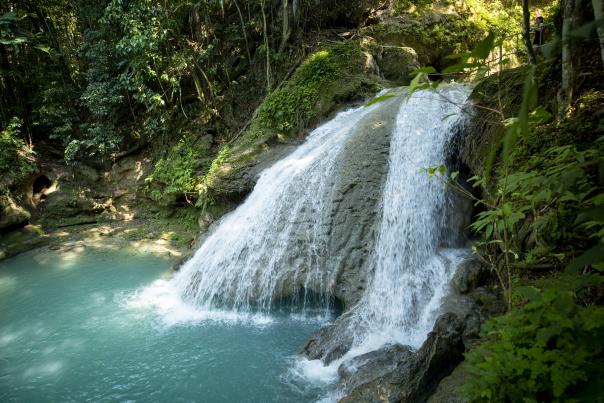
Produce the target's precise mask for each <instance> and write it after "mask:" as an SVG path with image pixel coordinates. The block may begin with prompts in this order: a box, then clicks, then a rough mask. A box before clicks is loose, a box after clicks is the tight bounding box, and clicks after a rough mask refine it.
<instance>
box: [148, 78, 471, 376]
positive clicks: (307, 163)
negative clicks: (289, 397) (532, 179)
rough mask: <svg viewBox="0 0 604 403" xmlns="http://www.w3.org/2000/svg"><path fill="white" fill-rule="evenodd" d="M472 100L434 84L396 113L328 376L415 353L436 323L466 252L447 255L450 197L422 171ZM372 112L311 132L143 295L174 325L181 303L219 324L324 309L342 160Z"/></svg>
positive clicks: (452, 228)
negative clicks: (356, 359) (360, 277)
mask: <svg viewBox="0 0 604 403" xmlns="http://www.w3.org/2000/svg"><path fill="white" fill-rule="evenodd" d="M468 95H469V90H468V89H467V88H464V87H462V86H456V85H451V86H441V87H440V88H439V89H437V90H430V91H419V92H415V93H414V94H413V95H412V96H411V97H409V99H406V100H404V101H403V102H402V104H401V106H400V108H399V109H398V114H397V117H396V125H395V126H394V130H393V133H392V141H391V146H390V156H389V168H388V169H389V171H388V175H387V178H386V180H385V186H384V190H383V194H382V201H381V205H380V207H381V208H380V211H381V213H380V215H381V217H380V218H379V223H378V225H377V227H376V228H377V231H376V237H375V243H374V248H373V252H372V254H371V256H370V258H369V265H368V266H369V267H368V270H367V276H368V278H367V283H368V286H367V288H366V290H365V291H364V294H363V296H362V297H361V299H360V301H359V302H358V303H357V304H356V305H355V306H353V307H352V308H350V309H349V310H348V312H347V313H346V314H345V316H346V323H347V326H348V328H347V331H349V332H350V334H352V335H353V342H352V348H351V349H350V351H349V353H348V354H346V355H345V356H344V357H342V358H340V359H339V360H336V361H334V362H333V364H332V365H331V366H330V367H331V368H332V370H333V369H337V365H339V363H341V362H343V361H345V360H346V359H348V358H350V357H353V356H355V355H358V354H362V353H364V352H367V351H370V350H372V349H375V348H378V347H380V346H381V345H383V344H385V343H388V342H397V343H401V344H406V345H411V346H413V347H419V345H421V343H422V342H423V340H424V339H425V337H426V335H427V333H428V332H429V331H430V330H431V328H432V326H433V324H434V321H435V319H436V316H437V314H438V309H439V305H440V301H441V298H442V297H443V295H444V293H445V292H446V285H447V283H448V282H449V280H450V279H451V276H452V274H453V273H454V270H455V266H456V262H457V261H458V260H459V259H460V258H461V257H462V256H463V255H464V254H466V252H465V251H464V250H463V249H455V246H456V245H459V240H458V238H459V236H460V233H459V232H460V231H459V225H456V224H455V223H453V222H452V215H451V214H450V211H451V210H452V209H453V206H452V202H451V197H450V192H449V191H448V190H447V188H446V186H445V184H444V183H443V182H442V181H441V180H439V179H437V178H433V177H430V176H429V175H428V174H427V172H426V168H428V167H432V166H436V165H439V164H442V163H443V162H444V160H445V159H446V152H447V147H448V145H449V144H450V143H451V140H452V137H453V135H454V134H455V131H456V130H455V129H456V126H457V125H458V124H459V123H460V120H461V118H460V117H461V115H462V113H461V111H462V109H461V108H462V106H463V104H464V103H465V102H466V100H467V97H468ZM380 107H381V104H380V103H377V104H374V105H372V106H368V107H360V108H355V109H351V110H348V111H345V112H342V113H340V114H338V115H337V116H336V117H335V118H334V119H333V120H331V121H330V122H328V123H326V124H324V125H322V126H321V127H319V128H318V129H316V130H314V131H313V132H312V133H311V134H310V135H309V137H308V139H307V141H306V142H305V143H304V144H302V145H301V146H300V147H298V149H297V150H296V151H294V152H293V153H292V154H291V155H289V156H288V157H286V158H284V159H283V160H281V161H279V162H277V163H276V164H275V165H273V166H272V167H271V168H269V169H267V170H265V171H264V172H263V173H262V174H261V176H260V178H259V180H258V182H257V184H256V186H255V188H254V190H253V192H252V193H251V194H250V196H249V197H248V199H247V200H246V201H245V202H244V203H243V204H242V205H241V206H239V208H237V209H236V210H235V211H234V212H232V213H231V214H229V215H227V216H225V217H224V218H223V219H222V221H221V222H220V223H219V225H218V226H217V227H216V228H215V230H213V232H212V233H211V234H209V236H208V238H207V239H206V241H205V242H204V243H203V245H202V246H201V247H200V248H199V250H198V251H197V252H196V253H195V255H194V257H193V258H192V259H190V260H189V261H188V262H187V263H186V264H185V265H184V266H183V267H182V268H181V270H180V271H179V273H177V275H176V276H175V277H174V278H172V279H170V280H168V281H163V283H162V284H161V287H160V288H162V287H163V290H159V291H158V290H157V287H156V289H155V291H154V290H153V287H151V288H149V289H147V290H144V291H143V292H142V294H143V295H142V296H141V295H139V297H142V298H141V299H146V300H147V301H148V300H149V299H152V300H154V301H153V302H152V304H153V305H156V306H157V307H159V308H160V310H163V312H162V313H163V314H164V316H172V319H170V320H169V321H176V322H177V321H179V320H181V319H180V318H179V317H177V314H175V310H174V309H172V307H173V306H175V305H179V306H180V305H182V301H181V298H182V300H184V301H185V305H187V306H188V307H190V306H191V305H192V306H193V307H194V310H195V311H199V312H205V313H204V314H203V315H199V316H196V315H192V316H191V315H188V314H185V315H184V316H185V318H184V319H185V320H186V319H188V318H190V317H193V318H195V319H206V318H213V317H215V316H214V315H213V314H212V312H214V313H217V312H219V313H220V314H217V315H216V316H217V317H218V318H224V314H225V312H227V313H228V312H230V313H232V314H233V315H234V316H236V317H237V316H238V315H240V314H241V313H244V314H249V313H253V312H262V313H268V312H270V310H271V307H273V306H274V305H275V303H277V302H279V301H280V300H281V299H290V300H293V301H294V303H295V304H296V303H297V308H299V309H304V307H305V305H306V304H307V303H308V302H309V301H310V297H311V296H312V297H318V300H316V301H315V302H317V301H318V302H319V303H320V306H321V307H322V308H324V309H328V308H329V301H330V299H331V297H332V293H333V287H334V283H335V281H336V277H337V276H338V273H337V270H336V269H335V268H334V267H332V266H333V265H334V261H335V260H334V259H333V258H332V256H330V253H329V247H328V244H329V240H330V239H329V237H330V234H331V227H332V225H333V223H332V222H331V217H330V210H331V203H332V202H333V196H334V194H333V192H334V184H335V183H336V182H337V177H336V176H337V174H338V169H337V167H338V161H339V157H340V156H341V154H342V152H343V149H344V148H345V145H346V143H347V141H348V139H349V138H350V136H351V133H354V131H355V129H358V127H359V126H360V123H361V122H363V119H367V118H370V117H371V114H372V113H373V112H375V111H378V110H379V108H380ZM166 289H167V290H168V291H166ZM301 292H303V293H302V294H301ZM167 294H170V296H168V297H167V296H166V295H167ZM175 294H177V296H176V297H175V296H174V295H175ZM299 295H302V296H303V297H302V298H300V299H298V300H296V298H297V297H298V296H299ZM175 299H177V300H178V301H175ZM164 308H165V309H164ZM189 313H190V312H189ZM227 318H230V316H228V314H227ZM319 364H320V363H319ZM313 365H315V364H313ZM332 372H333V371H332Z"/></svg>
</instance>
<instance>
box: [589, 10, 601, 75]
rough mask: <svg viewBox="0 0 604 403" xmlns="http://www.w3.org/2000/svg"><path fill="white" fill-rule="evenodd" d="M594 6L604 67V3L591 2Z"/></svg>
mask: <svg viewBox="0 0 604 403" xmlns="http://www.w3.org/2000/svg"><path fill="white" fill-rule="evenodd" d="M591 4H592V5H593V6H594V19H595V20H596V21H597V22H598V39H599V40H600V57H601V58H602V66H603V67H604V27H602V18H604V1H603V0H591Z"/></svg>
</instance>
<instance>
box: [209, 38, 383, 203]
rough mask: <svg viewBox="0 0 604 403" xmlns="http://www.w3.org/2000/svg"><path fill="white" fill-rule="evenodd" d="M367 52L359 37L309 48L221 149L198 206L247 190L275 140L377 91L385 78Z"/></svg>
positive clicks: (296, 136) (292, 137) (296, 135)
mask: <svg viewBox="0 0 604 403" xmlns="http://www.w3.org/2000/svg"><path fill="white" fill-rule="evenodd" d="M368 57H369V56H368V54H367V53H366V52H365V50H364V49H363V47H362V46H361V44H360V43H359V42H358V41H353V40H351V41H347V42H342V43H338V44H335V45H330V46H324V47H322V48H321V49H320V50H318V51H316V52H314V53H313V54H311V55H310V56H309V57H308V58H307V59H306V60H305V61H304V62H303V63H302V64H301V65H300V66H299V67H298V68H297V69H296V71H295V72H294V74H293V75H292V77H291V79H289V80H288V81H286V82H285V83H283V84H282V85H281V86H280V87H278V88H277V89H275V90H274V91H273V92H272V93H271V94H269V95H268V96H267V97H266V98H265V100H264V101H263V102H262V104H261V105H260V106H259V107H258V109H257V111H256V115H255V117H254V119H253V120H252V122H251V123H250V125H249V128H248V129H247V130H246V131H245V132H244V133H243V134H242V136H241V137H239V138H237V139H236V141H234V142H232V143H231V144H230V146H229V148H228V153H222V152H219V153H218V154H217V155H216V157H215V159H214V161H213V162H212V164H211V167H210V169H209V170H208V172H207V174H206V175H205V176H204V177H203V180H202V181H201V185H200V190H201V194H202V197H200V199H199V200H200V201H199V203H198V204H199V206H200V207H202V208H204V209H206V208H207V207H208V206H210V205H211V204H212V203H214V202H216V200H217V199H218V198H220V197H222V196H229V195H233V194H239V193H240V192H245V191H246V190H248V189H249V188H250V183H249V182H250V180H251V179H250V178H249V175H247V174H246V173H245V172H244V171H245V170H247V169H248V168H249V167H251V166H253V165H255V164H256V163H257V162H258V159H259V158H262V156H263V155H265V154H266V153H267V152H270V151H271V149H272V148H274V146H275V145H277V144H284V143H285V144H287V143H291V142H292V141H299V140H300V139H301V138H302V136H303V133H304V132H305V131H306V130H307V129H308V128H310V127H312V126H313V125H314V124H316V123H318V122H319V121H320V120H321V119H323V118H325V117H326V116H327V115H329V114H330V113H331V112H333V111H334V110H335V109H336V108H337V106H338V105H341V104H342V103H346V102H350V101H353V100H356V99H362V98H364V97H366V96H367V95H368V94H370V93H373V92H375V91H376V90H377V89H378V88H379V86H380V84H381V81H380V79H379V78H378V77H377V76H373V75H372V74H371V72H368V71H367V65H368V63H367V58H368Z"/></svg>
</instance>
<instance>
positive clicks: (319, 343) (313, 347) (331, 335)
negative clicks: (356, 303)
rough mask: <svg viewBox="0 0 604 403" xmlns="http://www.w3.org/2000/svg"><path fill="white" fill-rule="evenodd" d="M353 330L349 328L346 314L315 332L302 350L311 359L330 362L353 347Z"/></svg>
mask: <svg viewBox="0 0 604 403" xmlns="http://www.w3.org/2000/svg"><path fill="white" fill-rule="evenodd" d="M352 342H353V338H352V332H351V331H350V330H349V328H348V320H347V318H346V316H341V317H340V318H338V320H337V321H336V322H335V323H334V324H332V325H328V326H324V327H322V328H321V329H319V331H318V332H316V333H315V334H313V335H312V336H311V337H310V338H309V339H308V341H307V342H306V344H305V345H304V349H303V350H302V354H303V355H305V356H306V357H307V358H308V359H310V360H322V361H323V362H324V363H325V364H329V363H331V362H332V361H334V360H337V359H338V358H340V357H342V356H343V355H344V354H346V352H347V351H348V350H350V348H351V347H352Z"/></svg>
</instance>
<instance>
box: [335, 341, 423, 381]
mask: <svg viewBox="0 0 604 403" xmlns="http://www.w3.org/2000/svg"><path fill="white" fill-rule="evenodd" d="M413 356H414V352H413V349H412V348H411V347H409V346H403V345H400V344H391V345H387V346H385V347H382V348H381V349H379V350H375V351H371V352H369V353H366V354H363V355H360V356H358V357H354V358H353V359H351V360H349V361H346V362H344V363H343V364H342V365H340V367H339V368H338V375H339V377H340V381H339V383H340V385H339V387H340V389H344V390H353V389H355V388H358V387H361V386H362V385H363V384H364V383H368V382H372V381H375V380H378V379H380V378H383V377H384V376H387V375H388V374H389V373H391V372H393V371H394V370H396V368H397V367H398V366H399V365H400V364H401V363H411V362H412V360H413Z"/></svg>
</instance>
